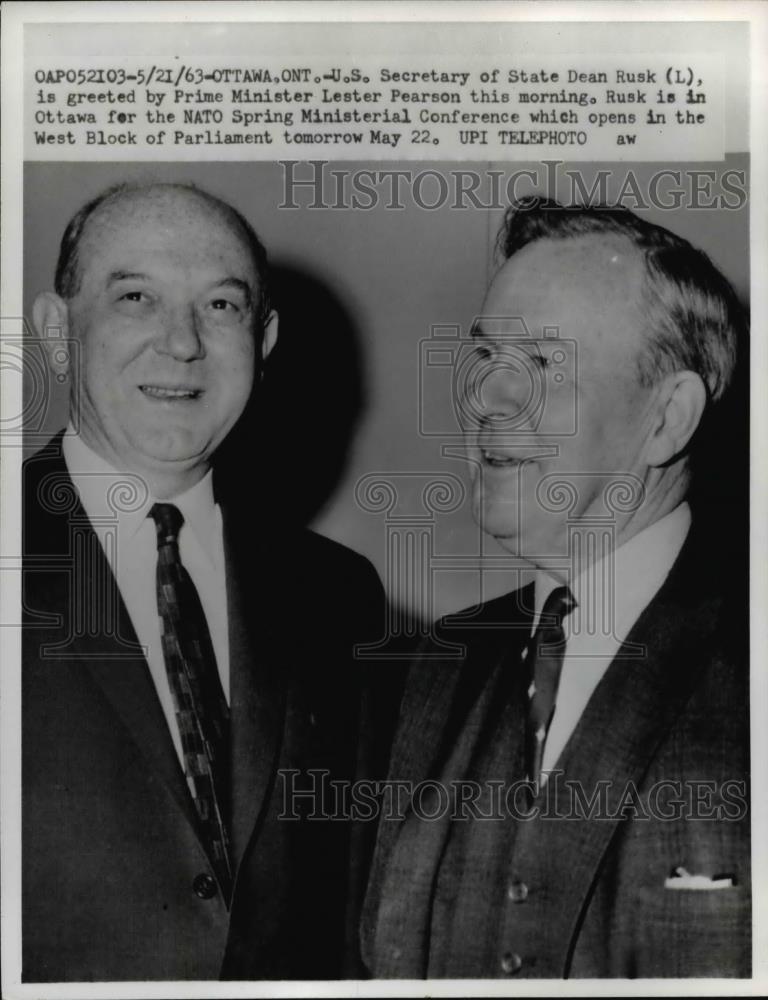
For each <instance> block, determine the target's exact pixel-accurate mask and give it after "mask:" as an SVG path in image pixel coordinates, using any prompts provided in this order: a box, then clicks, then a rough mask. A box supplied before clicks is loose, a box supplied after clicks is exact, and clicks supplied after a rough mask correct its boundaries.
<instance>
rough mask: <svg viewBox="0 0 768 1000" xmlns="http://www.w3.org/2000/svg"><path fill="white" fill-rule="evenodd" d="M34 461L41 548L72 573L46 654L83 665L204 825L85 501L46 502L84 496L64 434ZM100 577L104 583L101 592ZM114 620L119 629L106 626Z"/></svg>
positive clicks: (187, 811)
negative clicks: (55, 639) (60, 636)
mask: <svg viewBox="0 0 768 1000" xmlns="http://www.w3.org/2000/svg"><path fill="white" fill-rule="evenodd" d="M32 462H33V464H32V466H31V469H32V474H33V476H34V477H35V478H34V479H33V480H32V482H31V483H30V482H28V483H27V486H26V487H25V489H26V490H27V491H29V495H28V497H27V498H26V499H27V503H28V504H29V509H30V513H29V514H28V515H27V520H28V522H29V525H30V527H31V526H32V525H36V526H37V528H38V531H39V534H38V537H37V538H35V539H34V551H37V552H47V553H50V554H51V555H53V554H55V555H56V556H57V557H58V559H59V563H60V564H62V565H63V566H65V567H66V570H65V572H61V573H58V572H54V573H52V574H51V577H50V579H51V580H55V581H56V582H55V583H51V587H52V588H53V592H52V593H51V601H50V606H51V607H56V608H58V609H59V613H60V615H61V621H62V625H63V632H64V635H65V639H64V641H63V642H62V643H59V644H55V645H49V646H47V647H45V649H44V655H46V656H47V657H50V658H51V660H52V661H53V662H55V659H56V658H57V657H61V658H63V659H65V660H66V661H68V662H79V663H80V664H81V665H82V668H83V669H84V670H85V671H86V672H87V673H88V674H89V675H90V677H91V679H92V680H93V682H94V684H96V685H97V686H98V687H99V688H100V689H101V692H102V693H103V695H104V697H105V698H106V701H107V703H108V704H109V705H110V706H111V708H112V710H113V711H114V713H115V715H116V717H117V718H118V719H119V720H120V722H121V723H122V725H123V726H124V727H125V729H126V730H127V732H128V734H129V736H130V738H131V739H132V740H133V742H134V743H135V744H136V745H137V746H138V747H139V749H140V750H141V752H142V754H143V755H144V757H145V759H146V760H147V764H148V768H149V770H150V772H151V773H152V774H154V775H156V776H157V777H159V778H160V779H161V781H162V782H163V784H164V786H165V787H166V789H167V790H168V792H169V794H170V796H171V797H172V799H173V801H174V802H175V803H176V805H177V807H178V808H179V810H180V811H181V813H182V814H183V815H184V817H185V818H186V820H187V822H189V823H190V824H191V825H192V826H193V827H195V828H196V827H197V819H196V815H195V810H194V805H193V803H192V799H191V797H190V794H189V790H188V788H187V783H186V780H185V778H184V775H183V772H182V769H181V766H180V764H179V759H178V757H177V755H176V750H175V748H174V746H173V740H172V739H171V734H170V732H169V730H168V724H167V722H166V720H165V716H164V714H163V710H162V708H161V706H160V701H159V699H158V697H157V691H156V690H155V685H154V682H153V680H152V675H151V674H150V671H149V666H148V664H147V661H146V658H145V657H144V653H143V650H142V648H141V646H140V645H139V642H138V638H137V636H136V632H135V629H134V627H133V624H132V623H131V620H130V616H129V614H128V610H127V608H126V607H125V604H124V602H123V599H122V597H121V595H120V590H119V587H118V585H117V580H116V579H115V576H114V575H113V573H112V570H111V568H110V566H109V562H108V560H107V558H106V556H105V555H104V551H103V549H102V547H101V543H100V542H99V540H98V538H97V536H96V533H95V532H94V531H93V529H92V528H91V527H90V522H89V520H88V517H87V515H86V513H85V510H84V509H83V507H82V505H81V504H80V502H79V500H77V499H73V501H72V502H71V503H70V504H68V506H67V509H65V510H57V509H56V508H55V507H54V506H53V505H52V504H50V503H48V504H45V503H43V502H42V501H43V499H44V498H43V496H42V495H41V491H40V490H39V489H38V484H40V485H42V484H47V486H46V489H45V490H44V491H43V492H44V493H45V495H53V493H55V492H56V490H57V489H59V490H61V489H63V490H64V491H65V493H67V495H69V496H71V497H72V498H76V497H77V491H76V489H75V487H74V485H73V483H72V480H71V479H70V477H69V473H68V472H67V468H66V464H65V462H64V459H63V457H62V454H61V435H58V436H57V437H56V438H54V439H53V441H52V442H51V443H50V444H49V446H48V449H47V452H46V453H45V454H44V456H42V457H41V460H40V461H39V464H37V463H35V460H34V459H33V460H32ZM51 491H53V493H52V492H51ZM33 512H34V514H33ZM93 581H98V583H97V584H96V587H97V589H96V590H94V583H93ZM84 594H85V595H86V596H85V597H83V595H84ZM83 601H85V602H86V605H87V606H86V607H84V608H82V609H81V611H82V613H83V614H84V615H85V616H86V618H90V621H88V620H86V621H85V624H84V625H83V622H81V623H80V626H81V627H79V628H73V627H72V626H73V624H74V622H75V619H76V618H77V609H76V604H77V603H78V602H80V603H82V602H83ZM110 608H111V609H113V617H112V616H110V614H109V611H108V609H110ZM94 615H98V616H99V617H98V619H95V618H94ZM110 618H111V623H112V627H111V628H109V627H106V623H107V622H108V621H109V620H110Z"/></svg>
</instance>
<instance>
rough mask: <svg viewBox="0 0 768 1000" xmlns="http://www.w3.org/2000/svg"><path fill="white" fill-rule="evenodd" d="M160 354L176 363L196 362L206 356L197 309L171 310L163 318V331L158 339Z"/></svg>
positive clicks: (157, 344)
mask: <svg viewBox="0 0 768 1000" xmlns="http://www.w3.org/2000/svg"><path fill="white" fill-rule="evenodd" d="M155 349H156V350H157V352H158V354H167V355H169V356H170V357H172V358H174V359H175V360H176V361H194V360H196V359H197V358H202V357H204V356H205V347H204V344H203V338H202V335H201V330H200V321H199V318H198V315H197V312H196V310H195V309H193V308H191V307H183V308H178V309H169V310H168V312H167V313H166V315H165V316H164V317H163V329H162V331H161V333H160V336H159V337H158V339H157V342H156V345H155Z"/></svg>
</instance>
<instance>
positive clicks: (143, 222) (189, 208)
mask: <svg viewBox="0 0 768 1000" xmlns="http://www.w3.org/2000/svg"><path fill="white" fill-rule="evenodd" d="M193 233H196V234H197V238H196V239H193ZM136 236H139V237H140V242H141V241H143V240H149V239H150V238H151V237H155V238H156V239H155V240H153V242H160V241H163V242H166V243H168V244H171V243H174V242H176V243H177V244H178V245H179V246H180V247H181V248H187V249H192V248H194V247H199V248H200V250H201V252H205V251H206V250H207V249H208V248H212V247H213V245H214V244H215V245H216V246H218V247H219V248H220V247H221V246H222V245H225V246H226V245H227V244H229V249H231V250H232V251H234V252H240V251H241V252H242V255H243V258H244V259H245V260H246V261H247V260H248V259H249V257H250V252H249V248H248V246H247V244H246V242H245V239H244V238H243V235H242V234H241V233H240V232H239V230H238V228H237V227H236V226H235V225H234V224H233V222H232V220H231V219H230V218H229V217H228V216H227V213H226V211H225V209H224V207H223V206H219V205H218V204H217V203H216V202H215V201H213V200H208V199H207V198H205V197H203V196H202V195H200V194H198V193H197V192H195V191H191V190H185V189H183V188H173V187H170V186H169V187H157V188H153V187H150V188H143V189H139V190H135V191H126V192H120V193H118V194H117V195H115V196H114V197H113V198H111V199H108V201H107V202H105V203H104V204H103V205H100V206H99V208H98V209H97V210H96V212H95V213H94V214H93V215H92V216H91V218H89V219H88V221H87V223H86V225H85V229H84V231H83V235H82V239H81V247H80V251H79V256H80V263H81V267H83V266H85V267H87V265H88V264H89V263H91V262H92V261H93V259H94V257H95V258H96V259H98V255H100V254H103V253H105V252H109V251H112V250H119V249H121V248H122V247H124V246H127V245H128V244H129V243H130V242H131V241H132V239H133V237H136ZM89 258H90V260H89Z"/></svg>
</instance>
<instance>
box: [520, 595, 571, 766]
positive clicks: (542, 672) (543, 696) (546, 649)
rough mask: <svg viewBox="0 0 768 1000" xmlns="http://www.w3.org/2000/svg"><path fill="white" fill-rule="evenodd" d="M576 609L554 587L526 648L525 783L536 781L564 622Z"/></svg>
mask: <svg viewBox="0 0 768 1000" xmlns="http://www.w3.org/2000/svg"><path fill="white" fill-rule="evenodd" d="M575 607H576V601H575V600H574V598H573V594H571V592H570V590H569V589H568V588H567V587H557V588H556V589H555V590H553V591H552V593H551V594H550V595H549V597H548V598H547V600H546V601H545V602H544V607H543V609H542V612H541V618H540V619H539V627H538V628H537V629H536V634H535V635H534V636H533V638H532V639H531V641H530V643H529V645H528V654H527V658H528V669H529V671H530V677H531V683H530V686H529V688H528V717H527V720H526V727H525V728H526V732H525V749H526V765H527V767H526V769H527V772H528V775H527V776H528V780H529V781H533V782H538V781H539V777H540V775H541V762H542V759H543V757H544V743H545V741H546V739H547V733H548V732H549V726H550V723H551V722H552V716H553V715H554V712H555V699H556V698H557V688H558V685H559V683H560V671H561V670H562V668H563V654H564V653H565V632H564V631H563V619H564V618H565V616H566V615H568V614H570V613H571V611H573V609H574V608H575Z"/></svg>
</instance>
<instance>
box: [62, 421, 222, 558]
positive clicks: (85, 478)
mask: <svg viewBox="0 0 768 1000" xmlns="http://www.w3.org/2000/svg"><path fill="white" fill-rule="evenodd" d="M62 453H63V455H64V461H65V463H66V466H67V471H68V472H69V475H70V477H71V479H72V482H73V483H74V484H75V486H76V487H77V491H78V493H79V494H80V502H81V503H82V505H83V507H84V509H85V512H86V514H87V515H88V518H89V520H90V521H91V523H92V525H93V527H94V530H95V531H96V533H97V534H99V533H100V531H101V530H106V529H108V528H109V527H110V526H111V525H114V523H115V521H116V520H119V522H120V532H119V538H120V544H121V545H128V544H130V543H131V542H132V541H133V539H134V538H135V536H136V533H137V532H138V531H139V529H140V528H141V527H142V525H143V524H144V523H145V521H146V518H147V516H148V515H149V511H150V508H151V507H152V504H154V503H155V502H156V498H155V497H153V496H152V494H151V493H150V492H149V490H148V488H147V486H146V484H145V483H144V481H143V479H142V477H141V476H140V475H139V474H138V473H125V472H119V471H118V470H117V469H115V468H114V467H113V466H112V465H110V464H109V462H107V461H106V460H105V459H103V458H102V457H101V456H100V455H98V454H97V453H96V452H95V451H94V450H93V449H92V448H91V447H89V446H88V445H87V444H86V443H85V442H84V441H83V439H82V437H81V436H80V435H79V434H78V433H77V432H76V431H75V428H74V426H73V425H72V424H71V423H70V424H69V426H68V427H67V430H66V433H65V435H64V440H63V443H62ZM166 502H168V503H173V504H174V505H175V506H176V507H178V508H179V510H180V511H181V513H182V514H183V515H184V525H185V527H189V529H190V530H191V531H192V532H193V533H194V535H195V537H196V539H197V541H198V542H199V543H200V545H201V546H202V547H203V549H204V550H205V552H206V553H207V554H208V555H209V556H211V557H212V558H213V557H214V556H215V551H216V550H215V546H214V545H213V539H214V537H215V533H214V529H215V527H216V513H217V512H216V504H215V502H214V498H213V472H212V470H210V469H209V470H208V472H207V473H206V474H205V476H203V478H202V479H201V480H200V481H199V482H198V483H195V485H194V486H191V487H190V488H189V489H188V490H185V491H184V492H183V493H180V494H179V495H178V496H175V497H169V498H167V501H166Z"/></svg>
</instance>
